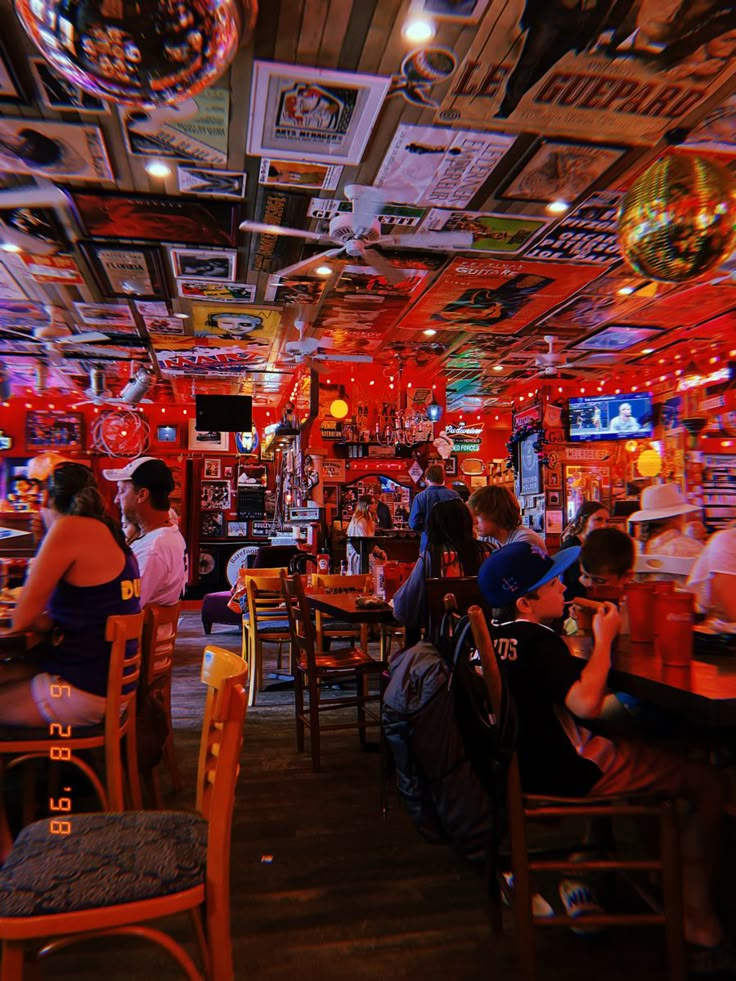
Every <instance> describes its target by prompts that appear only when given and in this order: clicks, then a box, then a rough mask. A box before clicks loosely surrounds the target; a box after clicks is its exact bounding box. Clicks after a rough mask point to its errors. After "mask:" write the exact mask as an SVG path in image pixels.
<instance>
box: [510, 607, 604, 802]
mask: <svg viewBox="0 0 736 981" xmlns="http://www.w3.org/2000/svg"><path fill="white" fill-rule="evenodd" d="M491 637H492V638H493V647H494V650H495V652H496V657H497V658H498V660H499V662H500V663H501V670H502V671H503V672H504V676H505V678H506V681H507V684H508V686H509V690H510V692H511V695H512V696H513V699H514V701H515V703H516V708H517V712H518V716H519V737H518V743H517V751H518V755H519V769H520V771H521V783H522V786H523V788H524V790H526V791H527V792H528V793H535V794H556V795H558V796H563V797H582V796H585V794H587V793H588V792H589V791H590V789H591V788H592V787H593V785H594V784H595V783H596V782H597V781H598V780H599V779H600V777H601V770H600V769H599V767H597V766H596V765H595V763H593V762H591V761H590V760H587V759H585V758H584V757H582V756H579V755H578V753H577V751H576V749H575V747H574V746H573V744H572V743H571V742H570V740H569V739H568V737H567V734H566V733H565V730H564V728H563V726H562V724H561V723H560V720H559V718H558V716H557V711H556V709H557V710H561V711H562V712H567V711H568V710H567V709H566V708H565V707H564V706H565V698H566V697H567V693H568V691H569V690H570V688H572V686H573V685H574V684H575V682H576V681H578V680H579V679H580V675H581V673H582V671H583V668H584V667H585V663H584V662H583V661H581V660H580V659H579V658H576V657H573V656H572V654H570V652H569V651H568V649H567V647H566V646H565V642H564V641H563V640H562V638H561V637H558V636H557V634H556V633H555V632H554V631H553V630H550V629H549V627H545V626H542V625H541V624H538V623H531V622H530V621H528V620H512V621H510V622H509V623H504V624H501V625H500V626H497V627H494V628H493V629H492V630H491Z"/></svg>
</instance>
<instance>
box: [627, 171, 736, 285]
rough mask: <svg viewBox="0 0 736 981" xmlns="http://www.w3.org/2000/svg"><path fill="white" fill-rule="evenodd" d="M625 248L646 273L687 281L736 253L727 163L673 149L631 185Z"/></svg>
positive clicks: (733, 187)
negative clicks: (735, 251) (723, 163)
mask: <svg viewBox="0 0 736 981" xmlns="http://www.w3.org/2000/svg"><path fill="white" fill-rule="evenodd" d="M618 237H619V244H620V246H621V252H622V253H623V255H624V257H625V258H626V260H627V261H628V262H629V264H630V265H631V266H632V267H633V268H634V270H635V271H636V272H637V273H639V274H640V275H641V276H645V277H646V278H647V279H656V280H660V281H661V282H664V283H682V282H685V281H686V280H689V279H694V278H695V277H697V276H700V275H701V274H702V273H704V272H707V271H708V270H709V269H712V268H713V267H714V266H717V265H718V264H719V263H720V262H723V261H724V260H725V259H726V258H727V257H728V256H729V255H730V253H731V251H732V250H733V247H734V241H735V240H736V182H735V181H734V178H733V177H732V176H731V174H730V173H729V172H728V171H727V170H726V168H725V167H722V166H720V164H717V163H715V162H713V161H712V160H709V159H708V158H706V157H701V156H698V155H696V154H691V153H669V154H667V155H666V156H664V157H662V158H660V159H659V160H657V161H655V162H654V163H653V164H652V166H651V167H649V168H648V169H647V170H645V171H644V173H643V174H641V175H640V176H639V177H638V178H637V179H636V181H634V183H633V184H632V185H631V187H630V188H629V190H628V191H627V193H626V194H625V195H624V198H623V200H622V202H621V206H620V208H619V213H618Z"/></svg>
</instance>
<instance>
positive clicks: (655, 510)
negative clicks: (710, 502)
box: [629, 484, 703, 578]
mask: <svg viewBox="0 0 736 981" xmlns="http://www.w3.org/2000/svg"><path fill="white" fill-rule="evenodd" d="M699 510H700V508H698V507H697V506H696V505H694V504H688V503H687V501H686V500H685V498H684V497H683V495H682V491H681V490H680V488H679V487H678V486H677V484H653V485H652V486H651V487H645V488H644V490H643V491H642V492H641V509H640V510H639V511H635V512H634V513H633V514H632V515H631V517H630V518H629V521H633V522H636V523H638V525H639V544H640V545H641V547H642V550H643V552H644V554H645V555H674V556H678V557H680V558H688V557H693V558H695V557H697V556H698V555H700V553H701V552H702V551H703V544H702V542H699V541H697V540H696V539H694V538H691V537H690V536H689V535H686V534H685V525H686V520H685V516H686V515H688V514H692V513H693V512H694V511H699ZM660 578H661V577H660Z"/></svg>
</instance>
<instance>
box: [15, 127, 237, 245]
mask: <svg viewBox="0 0 736 981" xmlns="http://www.w3.org/2000/svg"><path fill="white" fill-rule="evenodd" d="M0 125H1V124H0ZM72 197H73V200H74V208H75V210H76V212H77V216H78V217H79V221H80V224H81V225H82V227H83V228H84V230H85V231H86V233H87V235H89V236H92V237H94V238H130V239H138V240H140V241H144V242H155V243H156V244H158V243H160V242H182V243H184V244H191V245H234V244H235V235H236V218H237V207H236V205H234V204H226V203H224V202H220V201H206V202H205V201H192V200H191V199H190V200H187V199H186V198H159V197H156V196H155V195H150V196H149V195H144V194H140V195H129V194H87V193H82V192H75V193H74V194H73V195H72Z"/></svg>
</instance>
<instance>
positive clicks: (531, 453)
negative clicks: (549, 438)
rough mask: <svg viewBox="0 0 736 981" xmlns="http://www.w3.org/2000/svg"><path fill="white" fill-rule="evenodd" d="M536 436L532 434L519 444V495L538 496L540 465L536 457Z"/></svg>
mask: <svg viewBox="0 0 736 981" xmlns="http://www.w3.org/2000/svg"><path fill="white" fill-rule="evenodd" d="M536 442H537V434H536V433H532V434H531V436H527V437H526V439H523V440H522V441H521V443H520V444H519V484H520V493H521V494H539V492H540V490H541V480H540V473H539V471H540V463H539V457H538V455H537V450H536V446H535V444H536Z"/></svg>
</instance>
